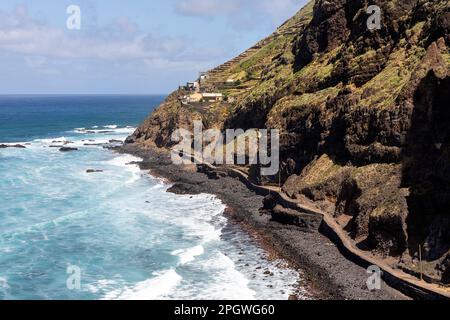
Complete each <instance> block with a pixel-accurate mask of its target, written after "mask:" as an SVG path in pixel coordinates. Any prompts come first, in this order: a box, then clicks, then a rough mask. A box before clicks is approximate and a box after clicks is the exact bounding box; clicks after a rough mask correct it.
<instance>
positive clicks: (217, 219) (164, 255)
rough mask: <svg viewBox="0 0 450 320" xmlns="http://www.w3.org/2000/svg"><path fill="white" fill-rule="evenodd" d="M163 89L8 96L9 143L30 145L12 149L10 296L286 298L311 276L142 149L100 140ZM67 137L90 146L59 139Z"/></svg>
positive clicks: (1, 275)
mask: <svg viewBox="0 0 450 320" xmlns="http://www.w3.org/2000/svg"><path fill="white" fill-rule="evenodd" d="M162 99H163V97H157V96H0V144H1V143H6V144H9V143H23V144H25V145H26V149H14V148H8V149H0V299H183V298H185V299H214V298H216V299H286V298H287V297H288V296H289V294H291V293H292V292H293V290H294V289H293V288H294V285H296V284H297V283H298V281H299V278H300V275H299V274H298V273H297V272H296V271H294V270H291V269H288V268H285V267H282V266H280V261H268V260H267V259H266V254H265V252H264V251H263V250H262V249H260V248H259V247H258V246H257V245H256V244H255V242H254V241H253V240H252V239H251V238H250V237H249V236H248V235H246V234H245V233H243V232H242V231H241V230H239V229H238V228H237V227H236V226H233V225H229V224H228V223H227V220H226V218H225V217H224V216H223V214H222V213H223V210H224V208H225V207H224V205H223V204H222V203H221V202H220V201H219V200H218V199H216V198H215V197H214V196H212V195H207V194H203V195H198V196H194V197H190V196H177V195H173V194H170V193H167V192H166V190H167V188H168V187H169V186H168V185H166V184H164V183H163V182H162V181H160V180H158V179H156V178H154V177H152V176H150V175H148V174H147V173H146V172H142V171H140V170H139V169H138V168H137V167H136V166H135V165H132V164H130V162H133V161H137V160H139V159H137V158H134V157H132V156H129V155H119V154H115V153H113V152H111V151H110V150H107V149H104V148H103V146H102V145H99V144H101V143H107V142H109V141H110V140H124V139H125V138H126V136H127V135H129V134H130V133H132V132H133V130H134V128H135V126H136V125H137V124H138V123H139V122H140V121H142V120H143V119H144V117H145V116H146V115H147V114H148V113H149V112H150V111H151V110H152V109H153V108H154V107H155V106H157V105H158V104H159V103H160V102H161V101H162ZM64 143H68V144H67V146H70V147H76V148H78V149H79V150H78V151H75V152H69V153H62V152H60V151H59V149H58V148H53V147H51V146H52V145H53V146H54V145H62V144H64ZM87 169H95V170H103V172H99V173H91V174H89V173H87V172H86V170H87ZM261 267H262V268H261ZM74 268H75V269H74ZM73 270H77V271H80V273H79V275H80V277H79V280H80V287H77V286H75V288H74V287H73V283H74V282H72V280H73V279H74V278H73V277H71V276H73V275H74V274H73V273H71V272H73ZM267 270H269V271H271V272H272V273H273V275H267V274H266V273H267V272H266V271H267ZM68 271H69V274H68ZM76 275H77V274H76ZM76 279H78V278H76ZM68 280H69V281H68ZM68 282H69V285H68ZM75 283H76V282H75ZM70 284H72V286H71V285H70ZM305 296H306V294H305Z"/></svg>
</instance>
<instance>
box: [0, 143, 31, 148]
mask: <svg viewBox="0 0 450 320" xmlns="http://www.w3.org/2000/svg"><path fill="white" fill-rule="evenodd" d="M6 148H18V149H25V148H26V147H25V146H23V145H21V144H14V145H8V144H0V149H6Z"/></svg>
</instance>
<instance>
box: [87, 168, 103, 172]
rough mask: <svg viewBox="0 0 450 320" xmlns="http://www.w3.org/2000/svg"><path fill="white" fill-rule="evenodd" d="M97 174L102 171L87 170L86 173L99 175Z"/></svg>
mask: <svg viewBox="0 0 450 320" xmlns="http://www.w3.org/2000/svg"><path fill="white" fill-rule="evenodd" d="M99 172H103V170H96V169H87V170H86V173H99Z"/></svg>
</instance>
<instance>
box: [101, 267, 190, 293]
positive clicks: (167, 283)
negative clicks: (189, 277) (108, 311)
mask: <svg viewBox="0 0 450 320" xmlns="http://www.w3.org/2000/svg"><path fill="white" fill-rule="evenodd" d="M153 276H154V278H151V279H148V280H145V281H142V282H139V283H137V284H136V285H134V286H132V287H128V286H125V287H124V288H121V289H115V290H113V291H111V292H109V293H107V294H105V295H104V297H103V298H102V300H157V299H165V298H168V297H169V296H170V295H171V294H172V293H173V292H174V290H175V288H176V287H177V286H178V285H179V284H180V283H181V281H182V280H183V278H182V277H181V276H180V275H179V274H178V273H177V272H176V271H175V270H174V269H170V270H165V271H161V272H154V273H153Z"/></svg>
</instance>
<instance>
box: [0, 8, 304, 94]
mask: <svg viewBox="0 0 450 320" xmlns="http://www.w3.org/2000/svg"><path fill="white" fill-rule="evenodd" d="M305 3H306V0H152V1H150V0H131V1H123V0H71V1H66V0H39V1H36V0H1V2H0V59H1V63H0V94H38V93H54V94H64V93H72V94H76V93H87V94H94V93H103V94H121V93H128V94H157V93H163V94H165V93H168V92H170V91H172V90H173V89H174V88H176V87H177V86H178V85H179V84H181V83H183V82H185V81H187V80H190V79H193V78H195V77H196V76H197V73H198V71H202V70H207V69H209V68H211V67H214V66H216V65H218V64H220V63H222V62H225V61H226V60H228V59H230V58H232V57H234V56H235V55H237V54H239V53H240V52H242V51H243V50H245V49H246V48H248V47H249V46H251V45H253V44H254V43H255V42H257V41H258V40H260V39H261V38H263V37H264V36H266V35H268V34H270V33H271V32H272V31H273V30H274V29H275V28H276V27H277V26H278V25H280V24H281V23H282V22H284V21H285V20H286V19H288V18H289V17H291V16H292V15H294V14H295V12H296V11H297V10H299V9H300V8H301V7H302V6H303V5H304V4H305ZM69 5H78V6H79V7H80V9H81V29H80V30H68V29H67V28H66V20H67V18H68V17H69V15H68V14H66V9H67V7H68V6H69Z"/></svg>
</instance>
